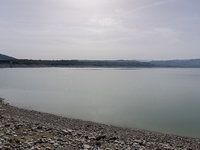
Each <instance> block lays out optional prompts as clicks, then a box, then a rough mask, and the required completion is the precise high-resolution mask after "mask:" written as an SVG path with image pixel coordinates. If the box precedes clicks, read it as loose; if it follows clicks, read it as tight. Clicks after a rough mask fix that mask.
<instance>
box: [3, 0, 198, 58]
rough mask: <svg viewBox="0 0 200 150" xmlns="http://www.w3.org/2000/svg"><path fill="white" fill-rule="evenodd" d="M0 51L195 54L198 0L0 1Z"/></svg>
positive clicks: (82, 54)
mask: <svg viewBox="0 0 200 150" xmlns="http://www.w3.org/2000/svg"><path fill="white" fill-rule="evenodd" d="M0 53H2V54H6V55H10V56H13V57H16V58H19V59H24V58H27V59H54V60H56V59H89V60H95V59H98V60H105V59H109V60H113V59H145V60H168V59H193V58H200V0H0Z"/></svg>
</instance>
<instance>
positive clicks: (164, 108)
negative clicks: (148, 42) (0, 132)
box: [0, 68, 200, 138]
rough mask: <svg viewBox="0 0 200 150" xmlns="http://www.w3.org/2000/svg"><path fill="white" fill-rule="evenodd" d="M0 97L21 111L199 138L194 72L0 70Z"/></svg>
mask: <svg viewBox="0 0 200 150" xmlns="http://www.w3.org/2000/svg"><path fill="white" fill-rule="evenodd" d="M0 97H2V98H6V102H9V103H10V104H11V105H14V106H17V107H20V108H26V109H32V110H37V111H41V112H48V113H52V114H57V115H61V116H66V117H71V118H78V119H83V120H90V121H95V122H100V123H105V124H112V125H117V126H123V127H130V128H136V129H144V130H150V131H155V132H162V133H168V134H176V135H183V136H190V137H197V138H200V69H198V68H5V69H0Z"/></svg>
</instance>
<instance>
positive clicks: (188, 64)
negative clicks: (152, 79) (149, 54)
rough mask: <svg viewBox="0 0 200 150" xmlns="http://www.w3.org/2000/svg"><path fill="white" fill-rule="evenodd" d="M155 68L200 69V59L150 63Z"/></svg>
mask: <svg viewBox="0 0 200 150" xmlns="http://www.w3.org/2000/svg"><path fill="white" fill-rule="evenodd" d="M150 63H151V64H152V65H154V66H155V67H173V68H176V67H181V68H200V59H189V60H167V61H150Z"/></svg>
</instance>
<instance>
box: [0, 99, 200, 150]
mask: <svg viewBox="0 0 200 150" xmlns="http://www.w3.org/2000/svg"><path fill="white" fill-rule="evenodd" d="M0 105H1V108H0V113H1V114H0V117H1V122H0V124H1V126H5V127H6V129H7V130H12V131H13V134H12V133H10V134H9V135H7V136H9V137H10V138H11V139H12V140H11V141H15V140H16V138H17V139H18V141H21V144H22V143H24V145H26V142H27V140H28V139H29V141H31V140H32V141H34V138H36V139H38V140H44V141H45V140H47V139H51V140H49V141H48V140H47V141H46V142H40V141H35V143H36V144H35V147H36V146H37V147H38V148H41V147H42V145H43V146H45V147H50V149H51V148H59V147H60V148H64V147H73V148H78V149H80V148H85V149H98V148H101V149H105V148H111V149H115V148H118V149H123V148H124V149H135V148H136V149H137V148H146V149H158V148H160V149H184V148H185V149H199V148H200V144H199V143H200V139H197V138H190V137H183V136H176V135H168V134H162V133H155V132H150V131H145V130H135V129H129V128H122V127H117V126H112V125H105V124H101V123H95V122H91V121H83V120H80V119H72V118H66V117H61V116H56V115H53V114H48V113H41V112H37V111H34V110H26V109H21V108H17V107H14V106H11V105H9V104H6V103H4V101H3V99H1V98H0ZM19 124H22V128H23V130H24V131H26V130H27V131H28V132H26V134H24V133H21V132H19V129H18V128H16V126H18V125H19ZM13 127H15V128H13ZM29 129H31V130H29ZM4 131H5V130H4ZM0 133H1V134H2V133H3V130H1V131H0ZM29 134H30V135H29ZM14 135H15V136H14ZM55 137H57V138H55ZM10 138H8V139H7V140H8V142H9V139H10ZM9 143H10V146H13V144H15V146H16V145H19V143H17V141H15V142H9ZM55 143H57V144H55ZM2 145H4V143H3V144H2ZM5 146H6V145H5ZM22 146H23V144H22ZM33 146H34V145H32V147H33ZM29 148H31V147H29Z"/></svg>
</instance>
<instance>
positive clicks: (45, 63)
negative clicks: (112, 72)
mask: <svg viewBox="0 0 200 150" xmlns="http://www.w3.org/2000/svg"><path fill="white" fill-rule="evenodd" d="M0 64H7V65H10V66H11V67H37V66H38V67H153V65H152V64H150V63H148V62H139V61H133V60H130V61H129V60H127V61H126V60H113V61H108V60H105V61H104V60H102V61H100V60H95V61H92V60H28V59H23V60H22V59H7V60H0Z"/></svg>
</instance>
